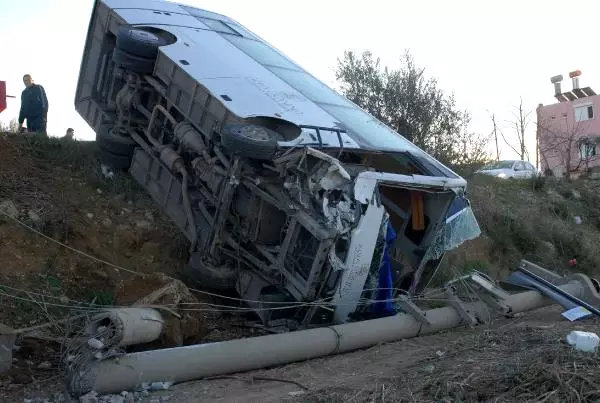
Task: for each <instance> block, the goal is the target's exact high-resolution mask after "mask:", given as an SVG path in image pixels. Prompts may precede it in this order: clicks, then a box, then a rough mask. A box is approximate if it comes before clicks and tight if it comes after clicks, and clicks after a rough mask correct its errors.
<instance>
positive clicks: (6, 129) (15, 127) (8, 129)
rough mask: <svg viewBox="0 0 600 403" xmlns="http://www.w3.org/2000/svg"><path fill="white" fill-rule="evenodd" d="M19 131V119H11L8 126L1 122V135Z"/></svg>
mask: <svg viewBox="0 0 600 403" xmlns="http://www.w3.org/2000/svg"><path fill="white" fill-rule="evenodd" d="M18 131H19V122H17V119H11V120H10V122H9V123H8V124H4V123H2V122H0V133H17V132H18Z"/></svg>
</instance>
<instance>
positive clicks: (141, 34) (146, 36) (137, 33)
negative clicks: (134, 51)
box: [129, 29, 158, 43]
mask: <svg viewBox="0 0 600 403" xmlns="http://www.w3.org/2000/svg"><path fill="white" fill-rule="evenodd" d="M129 36H131V37H132V38H133V39H138V40H142V41H147V42H154V43H157V42H158V36H156V35H154V34H153V33H151V32H147V31H142V30H141V29H130V30H129Z"/></svg>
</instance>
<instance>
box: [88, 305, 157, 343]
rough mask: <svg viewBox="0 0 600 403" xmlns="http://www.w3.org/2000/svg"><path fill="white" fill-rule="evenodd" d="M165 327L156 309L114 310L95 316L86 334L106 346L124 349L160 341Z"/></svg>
mask: <svg viewBox="0 0 600 403" xmlns="http://www.w3.org/2000/svg"><path fill="white" fill-rule="evenodd" d="M163 325H164V320H163V318H162V316H161V314H160V312H158V311H157V310H156V309H151V308H114V309H107V310H106V311H102V312H100V313H99V314H97V315H95V316H93V317H92V319H91V321H90V323H88V325H87V326H86V329H85V332H86V334H87V335H88V336H90V337H95V338H98V340H101V342H102V343H103V344H104V345H106V346H111V347H124V346H132V345H135V344H144V343H150V342H152V341H154V340H156V339H158V338H159V337H160V335H161V333H162V331H163Z"/></svg>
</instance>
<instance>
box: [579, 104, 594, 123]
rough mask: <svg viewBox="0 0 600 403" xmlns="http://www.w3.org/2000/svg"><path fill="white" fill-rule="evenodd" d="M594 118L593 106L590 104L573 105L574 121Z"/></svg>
mask: <svg viewBox="0 0 600 403" xmlns="http://www.w3.org/2000/svg"><path fill="white" fill-rule="evenodd" d="M590 119H594V108H593V107H592V105H582V106H576V107H575V121H576V122H582V121H584V120H590Z"/></svg>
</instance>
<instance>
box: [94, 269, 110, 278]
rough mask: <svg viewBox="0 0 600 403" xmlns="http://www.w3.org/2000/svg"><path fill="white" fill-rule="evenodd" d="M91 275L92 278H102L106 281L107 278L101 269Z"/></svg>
mask: <svg viewBox="0 0 600 403" xmlns="http://www.w3.org/2000/svg"><path fill="white" fill-rule="evenodd" d="M92 274H93V275H94V276H97V277H100V278H103V279H107V278H108V274H106V272H105V271H104V270H101V269H98V270H94V271H93V272H92Z"/></svg>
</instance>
